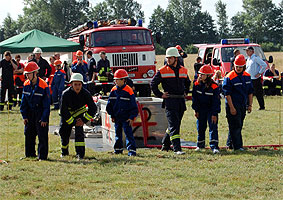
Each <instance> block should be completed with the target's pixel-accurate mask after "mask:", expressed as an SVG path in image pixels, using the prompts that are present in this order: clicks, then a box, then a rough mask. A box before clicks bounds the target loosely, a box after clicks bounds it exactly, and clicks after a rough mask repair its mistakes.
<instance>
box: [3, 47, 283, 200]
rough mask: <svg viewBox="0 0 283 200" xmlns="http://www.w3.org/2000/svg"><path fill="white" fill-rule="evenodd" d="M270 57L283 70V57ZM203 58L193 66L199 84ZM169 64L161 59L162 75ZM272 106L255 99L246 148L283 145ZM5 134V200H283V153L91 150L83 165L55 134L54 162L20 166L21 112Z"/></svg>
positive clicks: (190, 129)
mask: <svg viewBox="0 0 283 200" xmlns="http://www.w3.org/2000/svg"><path fill="white" fill-rule="evenodd" d="M270 54H272V55H273V57H274V63H276V65H277V68H279V70H280V71H283V53H281V52H280V53H279V52H272V53H270ZM270 54H269V53H267V54H266V55H267V56H269V55H270ZM196 56H197V55H196V54H194V55H189V56H188V58H187V59H185V63H186V67H187V68H188V69H189V74H190V77H191V78H192V76H193V63H194V61H195V58H196ZM163 59H164V56H157V62H158V63H157V64H158V68H159V67H160V66H162V65H163V64H162V63H163ZM265 101H266V110H265V111H258V110H257V109H258V104H257V101H256V99H254V106H253V109H254V110H253V112H252V113H251V114H247V116H246V120H245V125H244V128H243V140H244V144H245V145H260V144H279V143H280V142H281V144H282V140H283V138H282V130H281V129H280V121H279V118H280V113H281V115H282V114H283V112H282V110H283V99H282V97H266V98H265ZM221 103H222V112H221V114H220V115H219V141H220V146H224V145H225V141H226V137H227V132H228V128H227V121H226V118H225V109H224V101H223V100H222V102H221ZM280 105H281V112H280V110H279V108H280ZM187 108H188V110H187V111H186V112H185V115H184V118H183V121H182V126H181V137H182V138H183V139H185V140H188V141H194V142H196V140H197V131H196V119H195V117H194V113H193V111H192V109H191V102H187ZM281 120H282V119H281ZM58 124H59V116H58V113H57V112H56V111H52V112H51V116H50V125H58ZM281 126H282V121H281ZM0 127H1V129H0V160H3V159H4V160H6V161H7V162H8V164H0V199H283V193H282V191H283V181H282V179H283V167H282V164H283V159H282V148H275V149H274V148H257V149H248V150H247V151H245V152H233V151H231V150H225V149H223V150H221V154H220V155H213V154H212V153H211V151H210V150H209V149H207V150H205V151H204V152H195V151H193V150H189V149H184V151H185V152H186V154H185V155H182V156H176V155H174V154H173V153H172V152H160V151H159V150H158V149H138V156H137V157H128V156H127V155H126V152H125V153H124V154H123V155H112V154H110V153H109V152H94V151H93V150H91V149H87V150H86V159H84V160H83V161H77V160H76V158H75V150H74V144H73V143H72V142H71V144H70V153H71V155H70V156H68V157H66V158H60V157H59V156H60V138H59V137H58V136H55V135H53V134H50V135H49V159H50V160H48V161H41V162H39V161H36V159H24V160H20V158H21V157H23V156H24V134H23V131H24V126H23V123H22V119H21V116H20V113H19V110H18V109H16V110H15V111H12V112H10V113H9V114H8V112H7V111H5V112H2V113H0ZM282 128H283V127H282ZM206 143H207V144H208V133H207V141H206Z"/></svg>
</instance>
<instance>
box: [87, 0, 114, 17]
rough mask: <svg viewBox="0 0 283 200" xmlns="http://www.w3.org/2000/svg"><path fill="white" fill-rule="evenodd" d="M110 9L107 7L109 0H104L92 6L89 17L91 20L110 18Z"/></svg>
mask: <svg viewBox="0 0 283 200" xmlns="http://www.w3.org/2000/svg"><path fill="white" fill-rule="evenodd" d="M109 13H110V9H109V8H108V7H107V2H106V1H103V2H101V3H98V4H96V6H94V7H92V8H90V12H89V15H88V16H89V18H90V19H91V20H108V19H109V18H110V16H109Z"/></svg>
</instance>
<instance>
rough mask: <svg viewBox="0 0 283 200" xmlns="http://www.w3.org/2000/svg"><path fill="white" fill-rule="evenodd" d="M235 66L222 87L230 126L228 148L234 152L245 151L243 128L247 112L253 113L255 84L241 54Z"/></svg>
mask: <svg viewBox="0 0 283 200" xmlns="http://www.w3.org/2000/svg"><path fill="white" fill-rule="evenodd" d="M234 66H235V68H234V69H233V70H232V71H231V72H229V73H228V74H227V75H226V77H225V78H224V81H223V85H222V88H223V92H224V95H225V104H226V117H227V121H228V125H229V134H228V139H227V146H228V147H229V148H230V149H234V150H244V149H243V139H242V128H243V125H244V119H245V116H246V110H248V113H250V112H251V111H252V103H253V84H252V81H251V76H250V74H249V73H247V72H246V71H245V67H246V59H245V56H244V55H242V54H240V55H238V56H237V57H236V59H235V62H234Z"/></svg>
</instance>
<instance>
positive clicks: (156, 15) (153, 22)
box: [148, 5, 165, 36]
mask: <svg viewBox="0 0 283 200" xmlns="http://www.w3.org/2000/svg"><path fill="white" fill-rule="evenodd" d="M164 19H165V10H164V9H163V8H161V6H160V5H158V6H157V8H156V9H154V10H153V14H152V15H151V17H150V19H149V25H148V28H149V29H151V31H152V35H153V36H155V35H156V33H157V32H160V33H161V34H162V35H163V34H164V26H165V21H164Z"/></svg>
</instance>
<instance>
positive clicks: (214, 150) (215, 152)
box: [212, 149, 220, 154]
mask: <svg viewBox="0 0 283 200" xmlns="http://www.w3.org/2000/svg"><path fill="white" fill-rule="evenodd" d="M212 152H213V154H218V153H220V151H219V150H218V149H213V150H212Z"/></svg>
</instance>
